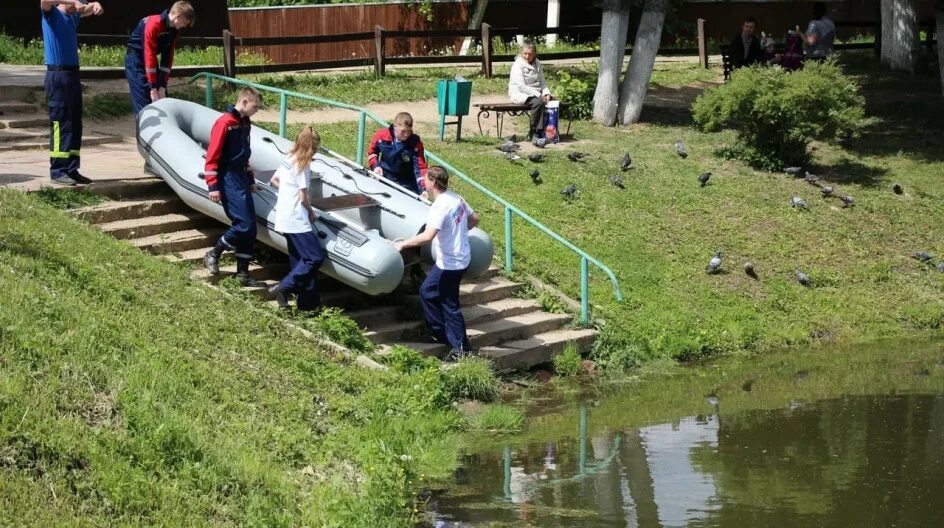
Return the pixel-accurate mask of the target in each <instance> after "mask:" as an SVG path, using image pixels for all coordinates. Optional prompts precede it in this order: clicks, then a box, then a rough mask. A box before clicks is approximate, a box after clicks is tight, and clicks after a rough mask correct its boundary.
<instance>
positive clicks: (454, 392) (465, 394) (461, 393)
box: [442, 357, 501, 402]
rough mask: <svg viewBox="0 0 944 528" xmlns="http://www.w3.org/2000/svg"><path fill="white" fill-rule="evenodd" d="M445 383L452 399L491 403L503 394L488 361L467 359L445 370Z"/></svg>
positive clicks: (443, 373)
mask: <svg viewBox="0 0 944 528" xmlns="http://www.w3.org/2000/svg"><path fill="white" fill-rule="evenodd" d="M442 377H443V383H444V385H445V389H446V392H447V394H449V396H450V397H451V398H452V399H459V398H461V399H469V400H479V401H483V402H490V401H494V400H496V399H498V396H499V395H500V393H501V387H500V386H499V382H498V378H496V377H495V374H494V373H493V372H492V366H491V364H490V363H489V362H488V360H486V359H483V358H479V357H465V358H462V359H460V360H459V361H457V362H456V364H455V365H450V366H448V367H447V368H445V369H443V372H442Z"/></svg>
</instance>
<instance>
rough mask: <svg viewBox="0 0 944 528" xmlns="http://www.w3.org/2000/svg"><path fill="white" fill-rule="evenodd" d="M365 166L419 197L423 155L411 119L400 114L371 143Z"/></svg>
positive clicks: (422, 184) (423, 161) (379, 131)
mask: <svg viewBox="0 0 944 528" xmlns="http://www.w3.org/2000/svg"><path fill="white" fill-rule="evenodd" d="M367 165H368V167H370V170H372V171H374V173H376V174H377V175H379V176H383V177H385V178H387V179H388V180H392V181H395V182H397V183H398V184H400V185H401V186H403V187H405V188H407V189H409V190H411V191H413V192H415V193H416V194H420V193H421V192H423V190H424V187H423V186H424V185H425V184H424V180H423V178H424V177H425V176H426V154H425V153H424V152H423V141H422V140H421V139H420V137H419V136H418V135H416V134H414V133H413V116H411V115H410V114H408V113H406V112H400V113H399V114H397V117H395V118H394V120H393V124H392V125H390V126H389V127H388V128H381V129H380V130H378V131H377V132H376V133H374V137H373V138H371V140H370V147H369V148H368V149H367Z"/></svg>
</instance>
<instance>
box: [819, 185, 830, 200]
mask: <svg viewBox="0 0 944 528" xmlns="http://www.w3.org/2000/svg"><path fill="white" fill-rule="evenodd" d="M833 190H834V189H833V188H832V187H830V186H829V185H827V186H826V187H823V188H822V189H820V190H819V192H820V193H822V195H823V198H826V197H827V196H832V195H833Z"/></svg>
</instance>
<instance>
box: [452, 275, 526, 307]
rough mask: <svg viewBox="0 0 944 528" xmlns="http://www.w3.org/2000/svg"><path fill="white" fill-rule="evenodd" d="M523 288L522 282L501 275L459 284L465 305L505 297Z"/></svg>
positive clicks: (462, 301) (460, 297)
mask: <svg viewBox="0 0 944 528" xmlns="http://www.w3.org/2000/svg"><path fill="white" fill-rule="evenodd" d="M519 289H521V284H518V283H517V282H512V281H510V280H507V279H504V278H501V277H491V278H488V279H485V280H479V279H477V280H475V281H472V282H464V283H462V285H461V286H459V299H460V302H461V303H462V304H464V305H469V304H481V303H487V302H492V301H497V300H499V299H504V298H506V297H510V296H512V295H514V294H515V292H517V291H518V290H519Z"/></svg>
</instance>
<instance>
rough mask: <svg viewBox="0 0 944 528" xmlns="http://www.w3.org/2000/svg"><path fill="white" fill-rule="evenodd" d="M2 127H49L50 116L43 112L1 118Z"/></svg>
mask: <svg viewBox="0 0 944 528" xmlns="http://www.w3.org/2000/svg"><path fill="white" fill-rule="evenodd" d="M0 125H2V126H0V128H46V129H47V130H48V129H49V116H48V115H41V114H33V115H22V116H17V117H5V118H0Z"/></svg>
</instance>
